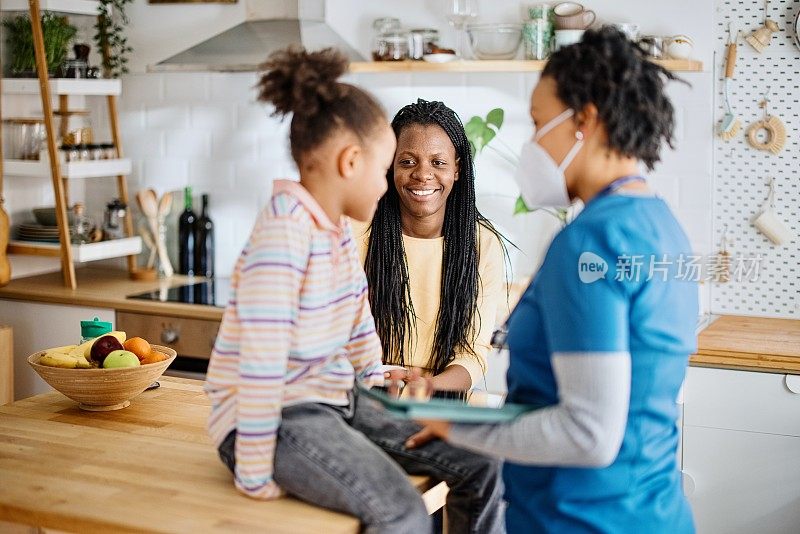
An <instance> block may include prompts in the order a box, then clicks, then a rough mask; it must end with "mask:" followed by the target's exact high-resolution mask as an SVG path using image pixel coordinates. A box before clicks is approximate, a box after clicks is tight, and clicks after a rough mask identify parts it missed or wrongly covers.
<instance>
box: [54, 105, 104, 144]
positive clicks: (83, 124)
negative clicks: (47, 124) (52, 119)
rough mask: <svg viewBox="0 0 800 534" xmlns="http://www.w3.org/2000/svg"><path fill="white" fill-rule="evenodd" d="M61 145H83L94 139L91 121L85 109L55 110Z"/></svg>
mask: <svg viewBox="0 0 800 534" xmlns="http://www.w3.org/2000/svg"><path fill="white" fill-rule="evenodd" d="M55 114H56V115H57V116H58V118H59V123H58V133H59V136H60V138H61V143H60V144H62V145H85V144H90V143H92V142H93V141H94V133H93V130H92V121H91V119H90V117H89V112H88V111H86V110H70V111H56V112H55Z"/></svg>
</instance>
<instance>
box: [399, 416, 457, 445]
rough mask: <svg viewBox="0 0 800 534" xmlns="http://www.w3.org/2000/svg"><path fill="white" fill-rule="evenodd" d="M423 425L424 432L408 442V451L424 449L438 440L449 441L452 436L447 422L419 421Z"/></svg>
mask: <svg viewBox="0 0 800 534" xmlns="http://www.w3.org/2000/svg"><path fill="white" fill-rule="evenodd" d="M417 423H419V424H421V425H422V430H420V431H419V432H417V433H416V434H414V435H413V436H411V437H410V438H408V439H407V440H406V443H405V445H406V448H407V449H416V448H417V447H422V446H423V445H425V444H426V443H428V442H429V441H432V440H434V439H436V438H440V439H444V440H446V439H447V436H448V435H449V434H450V423H449V422H447V421H417Z"/></svg>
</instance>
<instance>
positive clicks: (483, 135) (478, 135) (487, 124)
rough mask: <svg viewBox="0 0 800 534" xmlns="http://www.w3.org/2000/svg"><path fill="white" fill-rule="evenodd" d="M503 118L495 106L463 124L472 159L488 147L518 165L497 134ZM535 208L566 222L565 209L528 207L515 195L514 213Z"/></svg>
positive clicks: (514, 156)
mask: <svg viewBox="0 0 800 534" xmlns="http://www.w3.org/2000/svg"><path fill="white" fill-rule="evenodd" d="M504 118H505V112H504V111H503V109H502V108H495V109H493V110H491V111H490V112H489V113H488V114H487V115H486V117H478V116H477V115H476V116H474V117H472V118H471V119H470V120H469V122H467V123H466V124H465V125H464V130H465V131H466V133H467V140H468V141H469V146H470V149H471V150H472V157H473V159H474V158H476V157H477V156H478V154H480V153H481V152H482V151H483V149H484V148H488V149H490V150H492V151H493V152H494V153H495V154H497V155H498V156H500V157H501V158H502V159H503V160H504V161H505V162H506V163H508V164H509V165H511V166H512V167H514V168H515V169H516V168H517V167H518V166H519V158H518V157H517V155H516V153H515V152H514V150H513V149H512V148H511V147H510V146H508V145H507V144H506V143H505V142H504V141H503V140H502V139H501V138H499V137H498V136H497V134H498V133H499V132H500V128H501V127H502V126H503V120H504ZM493 140H495V141H496V143H495V144H492V145H489V143H490V142H491V141H493ZM537 210H541V211H545V212H547V213H549V214H550V215H552V216H554V217H556V218H557V219H558V220H559V221H561V223H562V224H566V222H567V216H568V211H567V210H566V209H564V208H556V209H554V210H550V209H547V208H529V207H528V206H527V205H526V204H525V200H523V198H522V197H521V196H520V197H517V202H516V203H515V204H514V215H517V214H520V213H531V212H534V211H537Z"/></svg>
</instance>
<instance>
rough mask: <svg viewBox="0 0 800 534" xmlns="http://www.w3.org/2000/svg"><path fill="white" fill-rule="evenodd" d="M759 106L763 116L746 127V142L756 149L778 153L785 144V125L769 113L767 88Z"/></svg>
mask: <svg viewBox="0 0 800 534" xmlns="http://www.w3.org/2000/svg"><path fill="white" fill-rule="evenodd" d="M759 107H760V108H762V109H763V110H764V118H763V119H761V120H759V121H756V122H754V123H753V124H751V125H750V126H748V127H747V134H746V135H747V142H748V143H750V146H752V147H753V148H755V149H757V150H764V151H765V152H771V153H772V154H778V153H780V151H781V150H783V148H784V147H785V146H786V126H784V124H783V121H781V120H780V119H779V118H778V117H777V116H775V115H770V113H769V89H767V92H766V93H765V94H764V100H762V101H761V103H760V104H759ZM762 132H763V133H762Z"/></svg>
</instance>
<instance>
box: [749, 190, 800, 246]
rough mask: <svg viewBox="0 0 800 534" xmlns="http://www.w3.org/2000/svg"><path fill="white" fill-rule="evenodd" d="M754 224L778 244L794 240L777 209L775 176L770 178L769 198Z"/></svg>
mask: <svg viewBox="0 0 800 534" xmlns="http://www.w3.org/2000/svg"><path fill="white" fill-rule="evenodd" d="M753 226H755V227H756V228H757V229H758V230H759V231H760V232H761V233H762V234H764V235H765V236H767V239H769V240H770V241H772V242H773V243H774V244H776V245H778V246H781V245H783V244H784V243H788V242H789V241H791V240H792V231H791V230H790V229H789V226H788V225H787V224H786V223H785V222H784V221H783V220H782V219H781V217H780V216H779V215H778V213H777V211H776V207H775V178H770V179H769V194H768V195H767V200H766V202H764V205H763V206H761V213H759V214H758V215H757V216H756V217H754V218H753Z"/></svg>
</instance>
